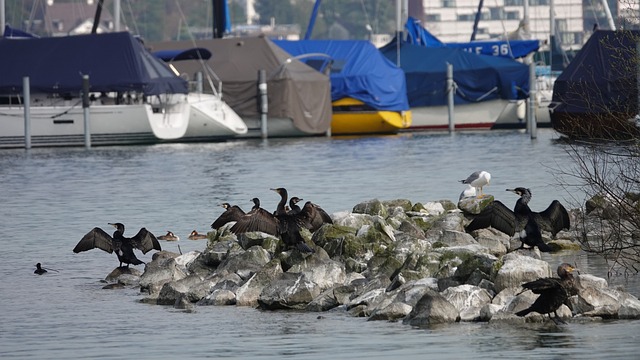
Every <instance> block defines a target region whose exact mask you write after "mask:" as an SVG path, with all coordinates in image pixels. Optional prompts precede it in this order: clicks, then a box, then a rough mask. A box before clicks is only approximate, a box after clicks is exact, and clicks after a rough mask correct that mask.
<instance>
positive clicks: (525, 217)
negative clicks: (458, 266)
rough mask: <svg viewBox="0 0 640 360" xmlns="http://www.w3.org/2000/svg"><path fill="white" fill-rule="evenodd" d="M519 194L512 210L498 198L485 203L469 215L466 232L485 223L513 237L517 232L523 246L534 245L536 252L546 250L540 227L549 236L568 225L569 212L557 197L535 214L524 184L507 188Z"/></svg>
mask: <svg viewBox="0 0 640 360" xmlns="http://www.w3.org/2000/svg"><path fill="white" fill-rule="evenodd" d="M506 191H510V192H513V193H515V194H517V195H519V196H520V198H519V199H518V200H517V201H516V204H515V206H514V209H513V211H512V210H511V209H509V208H508V207H507V206H506V205H504V204H503V203H502V202H500V201H498V200H494V201H492V202H491V204H489V205H487V207H485V208H484V209H483V210H482V211H481V212H480V214H478V215H477V216H476V217H474V218H473V220H472V221H471V223H469V225H467V227H466V228H465V229H466V231H467V232H471V231H474V230H478V229H483V228H487V227H489V226H491V227H493V228H494V229H496V230H499V231H502V232H503V233H505V234H507V235H509V236H513V235H514V234H515V233H516V232H518V235H519V238H520V241H521V242H522V245H521V246H520V248H523V247H524V245H528V246H530V247H535V246H537V247H538V248H539V249H540V251H545V252H549V251H551V247H550V246H549V245H547V244H546V243H545V242H544V241H543V240H542V233H541V230H545V231H549V232H551V236H552V237H555V235H556V234H557V233H558V232H559V231H560V230H564V229H569V228H570V220H569V214H568V212H567V210H566V209H565V208H564V206H562V204H561V203H560V202H559V201H558V200H554V201H552V202H551V204H550V205H549V206H548V207H547V209H545V210H544V211H543V212H540V213H537V212H534V211H532V210H531V208H529V201H531V191H530V190H529V189H527V188H524V187H517V188H515V189H507V190H506Z"/></svg>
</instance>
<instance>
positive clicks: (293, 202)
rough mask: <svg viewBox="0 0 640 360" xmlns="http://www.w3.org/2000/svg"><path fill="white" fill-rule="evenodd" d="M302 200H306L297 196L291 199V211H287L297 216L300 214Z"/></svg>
mask: <svg viewBox="0 0 640 360" xmlns="http://www.w3.org/2000/svg"><path fill="white" fill-rule="evenodd" d="M302 200H304V199H301V198H299V197H297V196H292V197H291V199H289V210H287V213H288V214H292V215H295V214H298V213H299V212H300V211H302V209H301V208H300V206H298V203H299V202H300V201H302ZM276 211H277V210H276Z"/></svg>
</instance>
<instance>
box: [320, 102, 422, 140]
mask: <svg viewBox="0 0 640 360" xmlns="http://www.w3.org/2000/svg"><path fill="white" fill-rule="evenodd" d="M332 105H333V117H332V119H331V133H332V134H334V135H357V134H394V133H397V132H398V131H400V130H402V129H406V128H408V127H409V126H410V125H411V111H384V110H376V109H373V108H371V107H369V106H367V105H366V104H365V103H363V102H362V101H360V100H356V99H354V98H342V99H340V100H337V101H334V102H333V103H332Z"/></svg>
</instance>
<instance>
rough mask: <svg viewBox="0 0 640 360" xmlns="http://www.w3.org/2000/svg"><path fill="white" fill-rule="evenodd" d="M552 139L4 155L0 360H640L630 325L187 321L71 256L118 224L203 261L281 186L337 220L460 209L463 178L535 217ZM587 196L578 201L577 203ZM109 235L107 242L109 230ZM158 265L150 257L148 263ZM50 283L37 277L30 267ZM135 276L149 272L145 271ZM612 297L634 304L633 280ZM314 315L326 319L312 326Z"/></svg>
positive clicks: (289, 318) (288, 315)
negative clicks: (364, 206)
mask: <svg viewBox="0 0 640 360" xmlns="http://www.w3.org/2000/svg"><path fill="white" fill-rule="evenodd" d="M555 138H556V135H555V133H554V132H553V131H551V130H546V129H540V130H539V132H538V139H536V140H531V139H530V138H529V136H528V135H526V134H524V133H520V132H489V133H465V134H456V135H454V136H449V135H444V134H440V135H427V134H406V135H404V134H403V135H399V136H388V137H362V138H334V139H327V138H313V139H282V140H276V139H272V140H268V141H262V140H242V141H234V142H227V143H212V144H188V145H187V144H185V145H180V144H177V145H176V144H172V145H157V146H140V147H108V148H94V149H91V150H89V151H86V150H84V149H74V148H59V149H33V150H31V151H25V150H19V149H17V150H5V151H0V201H1V204H2V206H0V224H1V226H0V243H1V244H2V261H0V274H2V281H1V282H0V308H1V309H2V319H1V320H0V357H2V358H28V359H32V358H46V359H49V358H65V359H70V358H76V359H80V358H81V359H86V358H141V359H157V358H207V357H208V358H255V359H279V358H294V359H334V358H367V359H382V358H405V359H409V358H427V357H428V358H451V359H460V358H471V357H473V358H505V359H513V358H539V359H560V358H563V359H578V358H580V359H584V358H588V359H600V358H604V357H607V358H610V359H615V358H620V359H625V358H627V359H628V358H637V356H638V354H637V353H638V351H639V350H640V345H638V344H639V340H640V333H639V332H638V329H639V326H638V324H639V323H638V322H637V321H611V322H606V323H570V324H569V325H566V326H561V327H557V326H552V325H549V324H543V325H527V326H525V327H521V326H519V327H514V326H510V325H500V326H496V325H489V324H484V323H482V324H475V323H471V324H468V323H462V324H453V325H447V326H440V327H436V328H432V329H413V328H411V327H408V326H405V325H402V324H401V323H389V322H368V321H366V320H365V319H361V318H352V317H349V316H347V315H346V314H344V313H342V312H339V311H334V312H328V313H322V314H317V313H310V314H308V313H297V312H262V311H258V310H255V309H251V308H237V307H197V308H196V310H195V312H192V313H187V312H183V311H180V310H175V309H173V308H171V307H160V306H152V305H145V304H141V303H139V302H138V300H139V299H140V295H139V294H138V292H137V291H136V289H124V290H102V289H101V287H102V286H103V285H104V284H103V283H101V282H100V279H103V278H104V277H105V276H106V275H107V274H108V273H109V272H110V271H111V270H112V269H113V268H114V267H116V266H117V265H118V262H117V259H116V257H115V255H111V254H107V253H105V252H102V251H100V250H93V251H89V252H85V253H81V254H73V253H72V251H71V249H72V248H73V247H74V246H75V244H76V243H77V242H78V240H79V239H80V238H81V237H82V235H84V234H85V233H86V232H88V231H89V230H90V229H91V228H93V227H94V226H99V227H102V228H104V229H108V225H107V222H123V223H125V225H127V226H128V228H127V229H128V231H127V233H129V234H133V233H135V232H136V231H137V230H138V229H139V228H140V227H142V226H145V227H147V228H148V229H149V230H150V231H152V232H154V233H155V234H156V235H159V234H162V233H164V232H165V231H166V230H171V231H173V232H174V233H176V234H177V235H179V236H181V238H182V240H181V241H179V242H177V243H163V246H164V248H166V249H167V250H172V251H177V250H178V244H179V245H180V248H181V250H182V252H187V251H190V250H202V249H204V247H205V242H204V241H200V242H194V241H189V240H187V239H186V237H187V235H188V233H189V232H190V231H191V230H193V229H197V230H198V231H200V232H206V231H207V228H208V226H209V224H210V223H211V221H212V220H213V219H214V218H215V217H217V216H218V215H219V214H220V212H221V211H222V208H220V207H218V206H217V204H219V203H221V202H224V201H227V202H230V203H237V204H239V205H241V206H242V207H243V208H245V209H248V208H250V206H251V203H250V201H249V200H250V199H251V198H253V197H256V196H257V197H259V198H260V199H261V200H262V203H263V206H264V207H265V208H267V209H272V208H275V205H276V203H277V201H278V195H277V194H276V193H274V192H272V191H269V188H273V187H286V188H287V189H288V190H289V193H290V195H295V196H299V197H302V198H304V199H305V200H311V201H314V202H316V203H318V204H320V205H321V206H323V207H324V208H325V209H326V210H327V211H328V212H337V211H346V210H351V209H352V207H353V206H354V205H355V204H357V203H358V202H361V201H364V200H369V199H372V198H378V199H381V200H390V199H396V198H406V199H409V200H411V201H413V202H426V201H431V200H438V199H450V200H452V201H457V198H458V195H459V194H460V192H461V191H462V190H463V189H464V187H462V186H461V184H460V183H458V182H457V180H460V179H464V178H466V177H467V176H468V175H469V174H470V173H471V172H473V171H475V170H480V169H484V170H488V171H490V172H491V174H492V182H491V185H490V186H488V187H486V188H485V192H486V193H490V194H493V195H495V196H496V197H497V198H499V199H501V200H503V201H506V202H508V203H510V202H514V201H515V200H516V198H515V195H513V194H511V193H507V192H505V191H504V189H505V188H508V187H516V186H527V187H529V188H531V190H532V192H533V194H534V198H533V201H532V203H531V206H532V208H533V209H534V210H542V209H543V208H545V207H546V206H547V205H548V204H549V202H550V201H551V200H553V199H559V200H561V201H565V199H568V198H570V197H571V196H569V194H568V193H566V191H565V190H563V189H562V188H559V187H558V186H557V180H555V179H554V176H553V174H552V170H553V168H554V167H555V168H564V169H567V168H568V167H569V166H570V163H569V160H568V156H567V155H566V153H565V151H564V149H563V146H564V145H562V144H559V143H557V142H556V141H554V139H555ZM578 197H580V194H578ZM109 231H110V230H109ZM150 258H151V256H150V254H147V255H144V256H142V259H143V260H150ZM546 260H548V261H549V262H550V263H551V264H552V265H555V264H557V263H559V262H561V261H568V262H576V263H578V266H579V267H580V268H581V269H583V272H584V271H585V270H586V271H587V272H589V273H592V274H594V275H598V276H605V273H606V264H604V263H603V262H602V261H601V260H599V259H598V258H593V257H589V256H586V255H585V254H579V253H566V254H554V255H553V256H549V257H547V258H546ZM36 262H41V263H43V265H44V266H45V267H48V268H50V269H56V270H58V272H55V271H49V273H47V274H45V275H44V276H37V275H34V274H33V270H34V269H35V266H34V264H35V263H36ZM138 268H139V269H140V270H142V269H143V268H142V267H138ZM611 283H613V284H617V285H620V286H625V287H626V288H627V289H628V290H629V291H630V292H631V293H633V294H634V295H636V296H638V295H639V293H640V291H639V290H640V286H639V282H638V279H637V277H631V278H629V279H625V278H624V277H617V278H613V279H611ZM319 315H321V316H322V318H318V316H319Z"/></svg>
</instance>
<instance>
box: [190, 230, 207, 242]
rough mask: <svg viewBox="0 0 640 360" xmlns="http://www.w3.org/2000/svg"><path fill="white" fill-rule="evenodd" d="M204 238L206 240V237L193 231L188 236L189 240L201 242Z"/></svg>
mask: <svg viewBox="0 0 640 360" xmlns="http://www.w3.org/2000/svg"><path fill="white" fill-rule="evenodd" d="M206 238H207V235H205V234H199V233H198V232H197V231H196V230H193V231H192V232H191V234H189V240H202V239H206Z"/></svg>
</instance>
